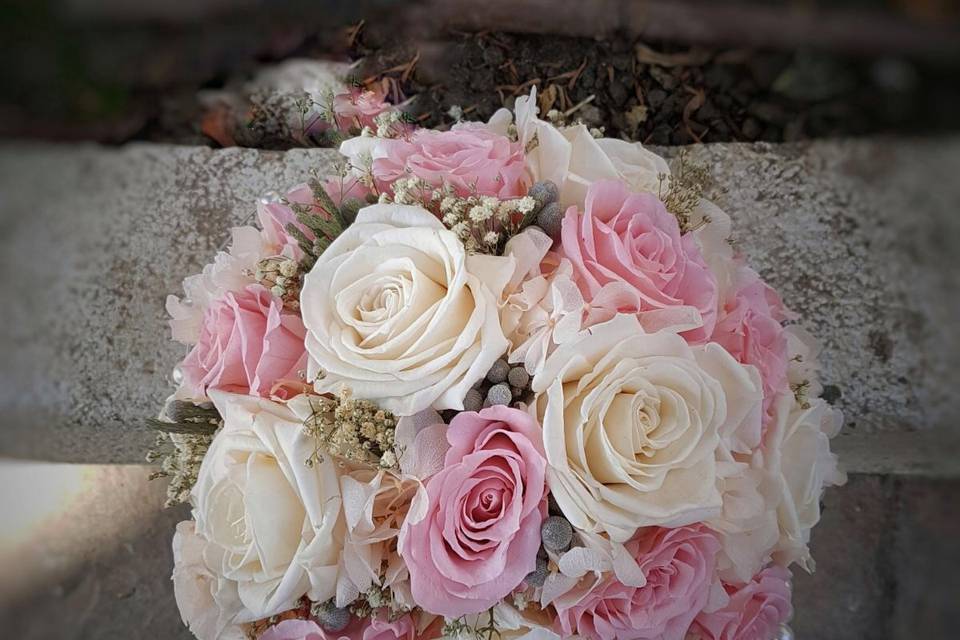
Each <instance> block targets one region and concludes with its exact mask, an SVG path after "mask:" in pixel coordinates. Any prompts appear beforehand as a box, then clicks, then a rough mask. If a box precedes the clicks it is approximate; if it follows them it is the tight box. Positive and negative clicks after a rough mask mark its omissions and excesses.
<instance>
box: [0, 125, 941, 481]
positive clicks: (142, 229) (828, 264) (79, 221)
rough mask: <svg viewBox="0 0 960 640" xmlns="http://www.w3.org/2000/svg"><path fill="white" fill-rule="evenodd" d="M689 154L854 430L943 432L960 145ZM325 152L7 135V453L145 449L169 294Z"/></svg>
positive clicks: (2, 344)
mask: <svg viewBox="0 0 960 640" xmlns="http://www.w3.org/2000/svg"><path fill="white" fill-rule="evenodd" d="M692 151H693V158H694V159H699V160H701V161H705V162H707V163H709V165H710V167H711V169H712V171H713V175H714V178H715V181H716V188H715V189H714V190H713V191H714V193H712V194H711V195H712V196H713V197H714V199H715V200H716V201H717V202H718V204H720V205H721V206H722V207H724V208H725V209H726V210H727V211H728V212H729V213H730V214H731V215H732V216H733V218H734V222H735V225H736V227H735V228H736V238H737V240H738V245H739V246H740V247H742V248H743V249H744V250H745V251H746V252H747V253H748V255H750V261H751V264H753V265H755V266H757V267H758V269H759V270H760V271H761V272H762V273H763V274H764V275H765V276H767V277H768V278H769V279H770V281H771V282H772V283H773V284H774V285H775V286H777V287H778V288H779V289H780V290H781V291H782V292H783V294H784V297H785V299H786V301H787V303H788V304H789V305H790V306H791V307H793V308H794V309H795V310H796V311H798V312H800V313H801V314H802V315H803V317H804V320H805V324H807V325H808V326H809V328H810V329H811V330H813V331H814V332H815V333H816V334H817V335H818V336H820V337H821V338H822V339H823V340H824V342H825V345H826V351H825V354H824V357H823V362H824V372H823V378H824V382H825V383H826V384H828V385H829V387H828V393H829V394H830V397H831V398H833V399H834V400H835V402H836V403H837V404H838V405H839V406H840V407H842V408H843V409H844V411H845V413H846V416H847V425H848V426H847V431H848V432H850V433H853V434H871V433H879V432H888V433H903V432H909V431H914V430H927V429H933V430H934V431H932V432H930V433H929V434H928V438H931V439H932V442H939V436H938V435H937V434H938V431H941V430H942V431H943V433H944V435H945V434H946V432H947V429H952V427H953V426H954V424H953V419H952V415H951V414H952V409H953V408H954V407H955V406H956V403H955V402H954V401H953V399H952V398H951V395H950V394H951V392H952V388H951V387H952V383H953V382H954V381H955V379H956V376H955V374H954V371H955V370H956V368H957V365H958V362H960V346H958V336H957V334H956V332H955V330H954V327H955V324H956V319H957V318H958V317H960V266H958V259H957V258H956V253H955V249H954V246H953V244H952V242H953V241H954V240H956V239H958V238H960V218H957V217H956V215H955V213H956V211H957V210H958V209H960V180H957V179H956V176H957V175H960V139H948V140H944V141H938V142H933V141H903V140H894V141H886V140H878V141H862V142H818V143H810V144H797V145H779V146H770V145H763V144H757V145H743V144H721V145H707V146H702V147H694V148H692ZM332 153H333V152H330V151H324V150H314V151H305V150H298V151H290V152H287V153H285V154H281V153H277V152H259V151H254V150H241V149H229V150H224V151H212V150H209V149H200V148H186V147H166V146H145V145H134V146H130V147H125V148H121V149H104V148H97V147H80V148H76V147H72V148H66V147H50V146H46V147H45V146H6V147H2V148H0V193H2V194H3V196H2V201H0V229H2V235H0V246H2V249H0V268H2V273H3V277H2V279H0V293H2V299H3V300H5V301H7V309H6V314H7V315H6V323H5V324H6V326H5V330H4V333H3V335H2V336H0V353H3V354H4V358H3V360H2V364H0V409H2V411H3V416H4V426H3V432H2V441H0V453H4V454H7V455H15V456H26V457H36V458H44V459H65V460H80V461H137V460H139V459H141V456H142V452H143V450H144V449H145V447H146V445H147V444H148V442H149V441H150V434H149V433H147V431H146V430H145V429H143V428H142V427H140V421H141V420H142V418H143V416H147V415H152V414H153V413H154V412H155V411H156V408H157V406H158V405H159V403H160V401H161V400H162V398H163V397H164V396H165V394H166V393H167V392H168V390H169V383H168V382H167V372H168V371H169V370H170V368H171V367H172V366H173V364H174V363H175V362H176V360H177V357H178V356H179V355H181V354H182V353H183V351H182V349H181V348H180V347H178V346H177V345H175V344H173V343H171V342H169V341H168V339H167V327H166V322H165V320H166V319H165V313H164V310H163V301H164V298H165V296H166V294H167V293H170V292H176V291H178V289H179V281H180V279H182V278H183V277H184V276H186V275H189V274H190V273H193V272H196V271H198V270H199V269H200V267H201V266H202V264H203V263H204V262H205V261H206V260H209V259H210V257H211V256H212V254H213V253H214V250H215V249H216V248H217V247H218V246H219V245H221V244H222V242H223V241H224V240H225V238H226V235H227V234H226V230H227V228H228V227H229V226H231V225H234V224H237V223H239V222H241V221H243V220H245V219H248V218H249V217H250V216H251V214H252V212H253V201H254V199H255V198H256V196H257V195H258V194H260V193H262V192H264V191H266V190H269V189H283V188H284V187H286V186H290V185H293V184H295V183H297V182H299V181H302V180H303V179H304V178H305V177H306V176H307V174H308V171H309V169H311V168H316V167H322V166H324V165H326V164H327V163H329V162H330V161H331V158H332V155H331V154H332ZM671 153H676V150H672V151H671ZM722 189H726V192H725V193H722V192H721V191H722ZM951 433H954V432H953V431H951ZM864 437H868V436H864ZM898 442H900V443H901V445H902V446H905V447H907V448H909V449H911V450H910V451H906V452H904V455H903V456H901V455H900V452H897V451H894V452H893V453H892V454H891V456H892V457H891V458H890V459H889V460H890V462H889V464H888V465H887V467H884V468H883V469H882V470H887V469H888V468H892V469H894V470H896V465H897V460H899V459H903V458H906V459H911V460H912V462H911V463H910V465H911V466H910V468H911V469H912V470H914V471H915V472H921V473H926V472H936V469H937V468H938V465H939V464H940V462H942V461H943V460H948V459H950V456H949V455H946V454H945V453H944V451H945V450H944V449H943V448H942V447H937V446H932V447H930V448H929V449H930V450H931V451H933V453H934V454H936V455H934V458H935V459H934V460H933V461H932V462H931V461H929V460H927V459H926V458H923V459H920V460H918V459H917V458H918V456H921V457H922V456H923V455H926V454H923V453H922V452H921V451H919V449H918V450H916V451H914V450H912V449H913V447H912V445H911V439H910V438H903V439H901V440H899V441H898ZM938 455H939V457H938ZM867 462H869V461H867ZM865 464H866V463H865ZM867 466H868V467H869V464H867ZM871 470H876V468H873V467H871ZM918 470H919V471H918Z"/></svg>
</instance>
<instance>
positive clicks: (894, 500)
mask: <svg viewBox="0 0 960 640" xmlns="http://www.w3.org/2000/svg"><path fill="white" fill-rule="evenodd" d="M149 471H150V469H149V468H148V467H145V466H136V465H127V466H120V465H92V466H81V465H62V464H60V465H57V464H36V463H30V464H23V465H20V468H19V469H15V470H11V469H10V468H9V467H3V466H0V479H2V480H3V482H2V484H0V507H2V508H3V513H4V514H5V515H6V516H7V519H6V520H5V523H4V524H5V528H6V529H7V532H8V533H7V535H5V536H3V537H2V538H0V570H2V571H3V574H4V575H5V576H7V577H8V578H9V579H7V580H5V581H4V583H3V585H2V590H0V627H2V628H3V629H4V631H5V635H4V637H10V638H20V639H21V640H41V639H43V640H61V639H63V640H67V639H69V640H88V639H89V640H93V639H96V640H114V639H116V640H127V639H128V638H163V639H164V640H174V639H180V638H182V639H183V640H189V639H190V638H192V636H191V635H190V633H189V632H188V631H187V630H186V629H185V628H184V627H183V625H182V623H181V622H180V617H179V614H178V612H177V609H176V605H175V603H174V599H173V589H172V584H171V582H170V571H171V568H172V563H173V558H172V553H171V551H170V540H171V538H172V536H173V530H174V527H175V526H176V523H177V522H178V521H180V520H183V519H185V518H187V517H189V513H188V510H187V509H186V508H185V507H179V508H176V509H172V510H163V507H162V505H163V500H164V486H163V482H162V481H157V482H147V475H148V474H149ZM42 478H47V479H48V481H47V482H39V483H38V482H37V481H38V480H39V479H42ZM70 480H75V482H70ZM958 490H960V480H957V479H952V480H929V479H924V478H902V477H890V476H881V475H863V474H854V475H852V476H851V477H850V481H849V483H848V484H847V486H845V487H843V488H840V489H831V490H829V491H828V492H827V494H826V497H825V505H826V510H825V513H824V516H823V520H822V521H821V523H820V525H819V526H818V527H817V528H816V529H815V530H814V534H813V542H812V551H813V556H814V558H815V559H816V562H817V570H816V572H815V573H814V574H812V575H808V574H805V573H804V572H803V571H802V570H800V569H795V572H794V580H795V591H794V605H795V609H796V613H795V616H794V620H793V622H792V623H791V626H792V627H793V629H794V631H795V632H796V637H797V638H798V640H913V639H915V638H923V640H947V639H948V638H954V637H955V629H956V628H957V625H958V624H960V612H958V610H957V608H956V606H955V605H956V603H957V602H960V573H957V567H960V553H958V548H957V545H956V544H955V541H956V539H957V537H958V536H960V522H958V520H957V518H956V511H955V506H954V503H955V496H956V493H957V491H958ZM21 491H22V492H24V493H25V492H27V491H30V495H31V496H32V497H33V500H32V502H31V507H30V508H25V507H24V504H23V501H22V499H21V498H22V493H21ZM68 531H69V532H70V535H64V533H65V532H68ZM54 614H55V615H54Z"/></svg>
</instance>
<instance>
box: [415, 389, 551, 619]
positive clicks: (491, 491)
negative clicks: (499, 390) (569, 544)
mask: <svg viewBox="0 0 960 640" xmlns="http://www.w3.org/2000/svg"><path fill="white" fill-rule="evenodd" d="M447 440H448V441H449V442H450V449H449V450H448V451H447V454H446V457H445V459H444V468H443V469H442V470H441V471H439V472H438V473H436V474H435V475H434V476H433V477H432V478H430V480H429V482H428V483H427V495H428V505H427V507H426V514H425V516H424V517H422V519H420V520H419V521H417V522H415V523H414V522H411V518H409V517H408V520H407V521H406V522H405V523H404V531H403V532H401V535H400V548H399V551H400V555H401V556H402V557H403V559H404V560H405V561H406V563H407V567H408V569H409V571H410V586H411V591H412V593H413V599H414V601H415V602H416V603H417V604H418V605H420V606H421V607H423V608H424V609H425V610H427V611H429V612H430V613H435V614H437V615H443V616H446V617H448V618H458V617H460V616H462V615H465V614H471V613H479V612H481V611H485V610H487V609H489V608H490V607H492V606H493V605H494V604H496V603H497V602H498V601H499V600H500V599H501V598H503V597H504V596H506V595H507V594H509V593H510V592H511V591H513V590H514V589H515V588H516V587H517V586H518V585H519V584H520V583H521V582H522V581H523V579H524V578H525V577H526V575H527V574H528V573H530V572H531V571H533V570H534V569H535V568H536V561H537V550H538V549H539V547H540V525H541V524H542V523H543V519H544V517H546V512H547V501H546V489H545V479H546V478H545V474H546V460H545V459H544V453H543V445H542V443H541V436H540V425H538V424H537V422H536V420H534V419H533V418H532V417H531V416H530V415H529V414H527V413H525V412H523V411H519V410H517V409H511V408H509V407H504V406H493V407H490V408H488V409H484V410H483V411H481V412H480V413H474V412H462V413H459V414H457V416H456V417H455V418H454V419H453V421H452V422H451V423H450V426H449V427H448V428H447Z"/></svg>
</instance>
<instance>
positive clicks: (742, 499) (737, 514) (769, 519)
mask: <svg viewBox="0 0 960 640" xmlns="http://www.w3.org/2000/svg"><path fill="white" fill-rule="evenodd" d="M737 458H740V459H737ZM764 459H765V457H764V455H763V452H762V451H759V450H758V451H757V452H755V453H754V454H753V456H739V455H738V456H736V457H734V456H733V455H731V454H728V453H726V452H724V451H723V450H722V448H721V450H718V460H717V475H718V478H719V483H718V486H719V488H720V495H721V498H722V500H723V508H722V510H721V512H720V515H719V516H717V517H716V518H713V519H711V520H709V521H707V525H708V526H709V527H710V528H711V529H713V530H714V531H716V532H717V537H718V538H719V539H720V553H719V555H718V557H717V570H718V571H719V573H720V578H721V579H722V580H723V581H724V582H728V583H743V582H747V581H749V580H750V578H752V577H753V576H754V575H756V573H757V572H758V571H760V570H761V569H762V568H763V567H764V566H765V565H766V564H767V563H768V562H769V561H770V557H771V553H772V551H773V549H774V547H776V545H777V540H778V539H779V537H780V529H779V526H778V524H777V505H778V504H779V502H780V493H779V491H778V487H779V484H778V479H777V478H776V477H775V476H774V474H772V473H771V472H770V470H769V469H767V468H766V466H765V462H764Z"/></svg>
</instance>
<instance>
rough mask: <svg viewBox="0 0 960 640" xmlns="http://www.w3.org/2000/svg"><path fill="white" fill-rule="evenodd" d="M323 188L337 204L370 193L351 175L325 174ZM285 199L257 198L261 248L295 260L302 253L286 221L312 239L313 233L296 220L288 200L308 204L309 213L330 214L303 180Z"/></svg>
mask: <svg viewBox="0 0 960 640" xmlns="http://www.w3.org/2000/svg"><path fill="white" fill-rule="evenodd" d="M323 188H324V190H326V192H327V194H328V195H329V196H330V199H331V200H333V203H334V204H335V205H337V206H339V205H340V204H342V203H343V201H344V200H347V199H348V198H355V199H357V200H360V201H361V202H362V203H365V202H366V198H367V196H368V195H370V193H371V191H370V189H369V188H368V187H366V186H365V185H364V184H363V183H361V182H360V181H359V180H358V179H357V178H356V177H353V176H346V177H343V178H340V177H338V176H333V177H330V178H327V180H326V181H325V182H324V184H323ZM285 199H286V201H287V202H271V203H265V202H258V203H257V217H258V219H259V221H260V226H261V227H262V228H263V232H262V236H263V240H264V242H265V243H266V247H265V250H266V251H267V252H268V253H269V254H270V255H278V256H279V255H284V256H288V257H291V258H294V259H297V260H299V259H300V258H302V257H303V252H302V251H301V250H300V245H299V243H298V242H297V240H296V238H294V237H293V236H292V235H290V232H289V231H288V230H287V225H288V224H293V225H294V226H296V227H297V228H298V229H300V231H302V232H303V234H304V235H305V236H307V238H309V239H310V240H313V238H314V233H313V231H311V230H310V229H308V228H307V227H305V226H304V225H303V224H301V223H300V222H299V221H298V220H297V214H296V213H294V211H293V207H292V206H291V204H302V205H308V206H309V207H310V211H311V213H323V214H324V215H325V216H326V217H327V218H331V217H332V215H331V214H330V212H326V211H325V210H324V209H323V208H322V207H320V206H319V203H318V202H317V201H316V200H315V199H314V197H313V189H311V188H310V186H309V185H307V184H301V185H298V186H296V187H294V188H293V189H292V190H291V191H289V192H288V193H287V194H286V196H285ZM264 257H267V256H264Z"/></svg>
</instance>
